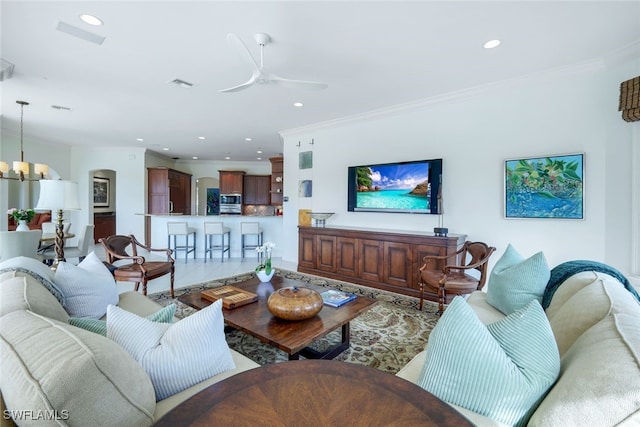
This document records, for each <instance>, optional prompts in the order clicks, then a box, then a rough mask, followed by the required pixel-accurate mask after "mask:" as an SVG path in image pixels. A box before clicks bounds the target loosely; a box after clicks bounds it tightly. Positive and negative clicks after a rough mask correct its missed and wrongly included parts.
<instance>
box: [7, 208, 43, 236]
mask: <svg viewBox="0 0 640 427" xmlns="http://www.w3.org/2000/svg"><path fill="white" fill-rule="evenodd" d="M7 214H9V215H10V216H11V217H12V218H13V219H14V220H15V221H18V226H17V227H16V231H29V222H31V220H32V219H33V217H34V216H35V215H36V212H35V211H34V210H33V209H16V208H11V209H9V210H8V211H7Z"/></svg>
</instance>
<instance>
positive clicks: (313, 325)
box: [178, 276, 377, 360]
mask: <svg viewBox="0 0 640 427" xmlns="http://www.w3.org/2000/svg"><path fill="white" fill-rule="evenodd" d="M271 284H272V285H273V290H277V289H280V288H283V287H288V286H298V287H305V288H310V289H315V290H316V291H318V292H322V291H325V290H327V288H323V287H320V286H313V285H309V284H307V283H304V282H301V281H298V280H293V279H287V278H284V277H281V276H274V277H273V278H272V279H271ZM231 285H233V286H235V287H237V288H240V289H244V290H247V291H249V292H253V293H256V294H258V301H257V302H254V303H251V304H247V305H244V306H242V307H238V308H234V309H232V310H227V309H223V312H224V322H225V324H226V325H228V326H231V327H233V328H235V329H239V330H241V331H243V332H245V333H247V334H248V335H251V336H253V337H256V338H258V339H259V340H260V341H262V342H264V343H267V344H269V345H271V346H274V347H276V348H279V349H280V350H282V351H284V352H285V353H287V354H288V355H289V360H296V359H298V358H299V357H300V356H303V357H305V358H307V359H333V358H334V357H336V356H337V355H338V354H340V353H342V352H343V351H344V350H346V349H347V348H349V343H350V327H349V322H351V320H353V319H354V318H356V317H357V316H359V315H360V314H362V313H363V312H365V311H367V310H368V309H370V308H371V307H373V306H374V305H376V304H377V301H376V300H373V299H371V298H366V297H361V296H358V297H357V298H356V299H355V300H353V301H350V302H348V303H346V304H345V305H343V306H342V307H338V308H334V307H329V306H326V305H325V306H323V307H322V310H320V313H318V314H317V315H316V316H314V317H312V318H311V319H307V320H300V321H286V320H280V319H278V318H276V317H274V316H273V315H272V314H271V313H270V312H269V310H268V309H267V299H268V297H269V295H270V294H271V293H272V292H273V291H270V292H266V293H265V292H263V291H262V289H260V292H259V291H258V286H259V285H261V283H260V280H258V279H257V278H252V279H250V280H247V281H244V282H238V283H231ZM264 286H268V284H262V285H261V287H264ZM178 301H180V302H182V303H184V304H187V305H189V306H191V307H193V308H195V309H197V310H200V309H202V308H204V307H207V306H208V305H210V304H211V301H207V300H205V299H202V298H201V297H200V293H199V292H197V293H191V294H187V295H182V296H179V297H178ZM338 328H341V330H342V338H341V340H340V342H339V343H338V344H336V345H335V346H333V347H331V348H329V349H327V350H326V351H324V352H318V351H316V350H314V349H312V348H310V347H309V345H310V344H311V343H313V342H314V341H316V340H318V339H320V338H322V337H324V336H325V335H327V334H328V333H330V332H332V331H335V330H337V329H338Z"/></svg>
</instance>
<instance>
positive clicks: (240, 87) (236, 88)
mask: <svg viewBox="0 0 640 427" xmlns="http://www.w3.org/2000/svg"><path fill="white" fill-rule="evenodd" d="M255 82H256V76H255V75H253V76H251V78H250V79H249V80H247V81H246V82H245V83H242V84H241V85H238V86H234V87H230V88H228V89H221V90H219V91H218V92H238V91H241V90H244V89H246V88H248V87H250V86H253V84H254V83H255Z"/></svg>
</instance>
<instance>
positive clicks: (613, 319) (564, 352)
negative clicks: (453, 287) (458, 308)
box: [397, 271, 640, 426]
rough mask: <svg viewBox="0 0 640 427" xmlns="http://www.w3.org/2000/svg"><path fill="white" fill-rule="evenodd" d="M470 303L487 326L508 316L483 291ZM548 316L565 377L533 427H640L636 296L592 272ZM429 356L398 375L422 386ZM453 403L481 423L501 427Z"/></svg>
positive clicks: (573, 281)
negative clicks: (423, 368)
mask: <svg viewBox="0 0 640 427" xmlns="http://www.w3.org/2000/svg"><path fill="white" fill-rule="evenodd" d="M467 301H468V303H469V305H470V306H471V307H472V308H473V310H474V311H475V313H476V314H477V315H478V318H479V319H480V320H481V321H482V322H483V323H485V324H488V323H491V322H494V321H497V320H500V319H502V318H503V317H505V315H504V314H502V313H501V312H500V311H498V310H496V309H495V308H493V307H492V306H491V305H489V304H488V303H487V294H486V293H484V292H481V291H478V292H475V293H473V294H472V295H471V296H470V297H469V298H468V300H467ZM545 312H546V315H547V318H548V319H549V323H550V325H551V329H552V331H553V333H554V337H555V339H556V343H557V344H558V350H559V353H560V356H561V368H560V376H559V378H558V380H557V381H556V383H555V384H554V385H553V387H552V388H551V389H550V390H549V392H548V393H547V395H546V396H545V397H544V399H543V400H542V401H541V403H540V404H539V405H538V407H537V409H536V410H535V412H533V414H532V416H531V418H530V419H529V421H528V424H527V425H529V426H613V425H616V426H622V425H624V426H631V425H634V426H636V425H640V305H639V304H638V301H637V300H636V299H635V298H634V296H633V295H632V294H631V293H630V292H628V291H627V290H626V289H625V288H624V287H623V285H622V284H621V283H620V282H619V281H618V280H616V279H615V278H613V277H612V276H609V275H607V274H603V273H599V272H595V271H586V272H581V273H578V274H575V275H573V276H571V277H569V278H568V279H567V280H566V281H565V282H563V283H562V285H561V286H560V287H558V289H557V290H556V292H555V294H554V296H553V298H552V299H551V303H550V304H549V306H548V308H547V309H546V310H545ZM531 351H535V349H531ZM425 358H426V352H425V351H423V352H421V353H419V354H418V355H416V356H415V358H413V360H411V361H410V362H409V363H408V364H407V365H406V366H405V367H404V368H403V369H402V370H401V371H400V372H398V373H397V375H398V376H399V377H401V378H404V379H407V380H409V381H411V382H414V383H417V381H418V378H419V376H420V373H421V370H422V367H423V365H424V363H425ZM451 406H453V407H454V408H455V409H457V410H458V411H459V412H461V413H462V414H463V415H464V416H465V417H467V418H468V419H469V420H470V421H471V422H473V423H474V424H476V425H478V426H499V425H501V424H500V423H497V422H495V421H494V420H492V419H490V418H487V417H485V416H482V415H480V414H477V413H475V412H472V411H470V410H467V409H465V408H461V407H458V406H456V405H451Z"/></svg>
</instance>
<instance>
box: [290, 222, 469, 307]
mask: <svg viewBox="0 0 640 427" xmlns="http://www.w3.org/2000/svg"><path fill="white" fill-rule="evenodd" d="M465 239H466V236H465V235H449V236H446V237H439V236H434V235H433V234H431V233H422V232H410V231H388V230H375V229H352V228H343V227H309V226H299V227H298V271H300V272H301V273H309V274H315V275H318V276H324V277H329V278H332V279H337V280H344V281H347V282H353V283H359V284H361V285H365V286H370V287H372V288H377V289H383V290H386V291H391V292H397V293H400V294H404V295H409V296H414V297H418V296H419V294H420V288H419V286H418V272H419V268H420V266H421V265H422V258H423V257H424V256H425V255H449V254H452V253H454V252H455V251H456V250H458V249H459V248H460V247H461V246H462V244H464V241H465ZM453 261H454V260H451V262H453ZM440 267H444V264H442V265H441V266H440ZM425 298H427V299H430V300H432V301H437V300H438V295H437V294H435V293H430V292H427V291H425Z"/></svg>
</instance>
